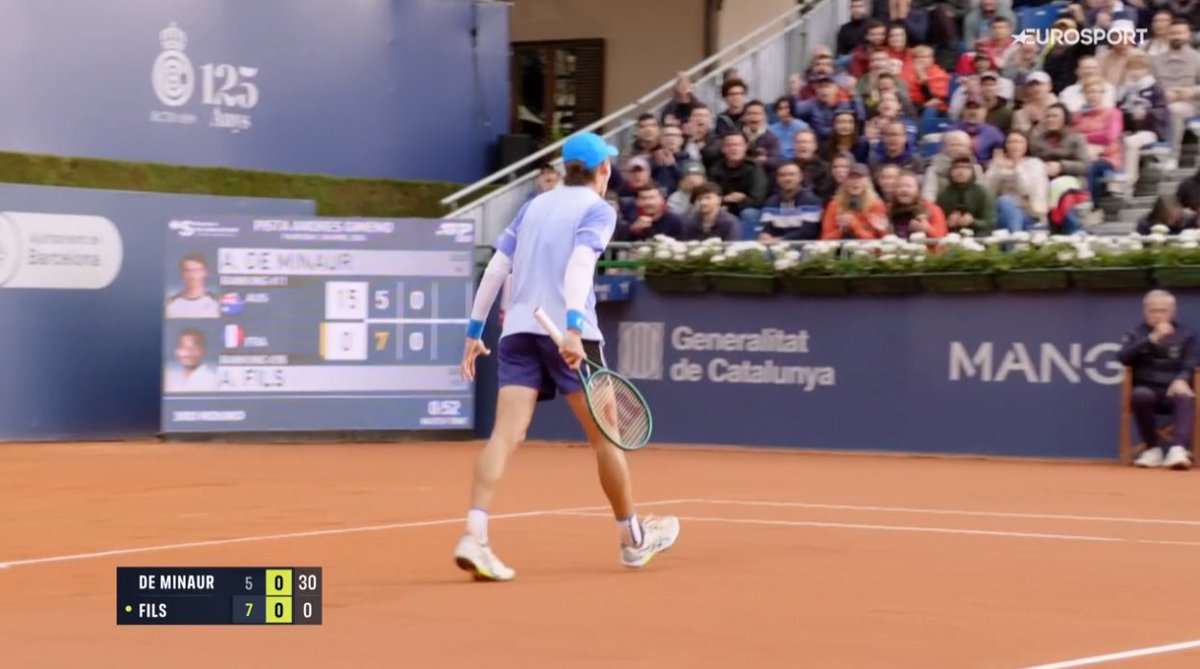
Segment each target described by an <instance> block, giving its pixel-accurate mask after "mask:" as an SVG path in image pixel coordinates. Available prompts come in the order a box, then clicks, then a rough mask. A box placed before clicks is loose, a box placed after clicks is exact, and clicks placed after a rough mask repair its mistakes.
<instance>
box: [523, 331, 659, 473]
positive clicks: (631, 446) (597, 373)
mask: <svg viewBox="0 0 1200 669" xmlns="http://www.w3.org/2000/svg"><path fill="white" fill-rule="evenodd" d="M533 316H534V318H536V319H537V320H538V322H539V323H541V325H542V327H543V328H545V330H546V333H547V334H549V335H550V338H551V339H553V340H554V343H555V344H561V343H562V332H561V331H560V330H559V329H558V328H557V327H556V326H555V325H554V323H553V321H551V320H550V317H549V316H547V315H546V312H545V311H543V310H542V308H541V307H538V308H537V309H536V310H535V311H534V312H533ZM579 380H580V381H581V382H583V394H584V397H585V399H586V400H587V405H588V411H589V412H590V413H591V414H592V419H593V420H595V421H596V425H597V427H599V428H600V431H601V432H603V433H604V436H605V437H607V438H608V440H609V441H611V442H612V443H613V444H615V445H616V446H617V448H620V449H622V450H626V451H636V450H638V449H640V448H642V447H643V446H645V445H646V444H648V443H650V434H651V432H652V431H653V429H654V419H653V418H652V417H651V415H650V406H649V405H648V404H646V398H644V397H642V394H641V393H640V392H638V389H637V388H635V387H634V386H633V384H632V383H630V382H629V379H626V378H625V377H624V376H621V375H620V374H618V373H616V372H614V371H612V370H611V369H608V368H607V367H605V366H604V365H601V364H599V363H597V362H596V361H593V360H590V359H588V358H587V357H586V356H585V357H584V359H583V364H581V365H580V366H579Z"/></svg>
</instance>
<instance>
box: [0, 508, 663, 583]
mask: <svg viewBox="0 0 1200 669" xmlns="http://www.w3.org/2000/svg"><path fill="white" fill-rule="evenodd" d="M681 501H682V500H678V499H666V500H659V501H657V502H639V503H638V504H639V506H664V505H669V504H678V503H679V502H681ZM607 508H608V507H607V506H580V507H572V508H566V509H546V510H544V511H521V512H518V513H499V514H496V515H494V516H491V518H490V519H491V520H504V519H508V518H532V517H536V516H553V515H560V514H567V513H572V512H585V511H598V510H600V509H607ZM463 522H465V521H464V520H463V519H462V518H461V517H460V518H440V519H436V520H416V521H408V522H403V523H387V524H384V525H362V526H359V527H338V528H333V529H328V530H307V531H304V532H286V533H283V534H259V535H254V536H249V537H233V538H230V539H207V540H204V541H188V542H184V543H178V544H163V545H160V546H141V547H138V548H116V549H113V550H106V551H96V552H94V553H75V554H72V555H55V556H52V557H41V558H29V559H25V560H10V561H8V562H0V569H10V568H12V567H23V566H29V565H36V564H50V563H53V562H74V561H77V560H94V559H96V558H104V557H112V556H114V555H135V554H138V553H156V552H159V551H171V550H180V549H184V548H204V547H207V546H226V545H229V544H245V543H253V542H256V541H276V540H279V539H305V538H309V537H328V536H337V535H340V534H358V533H362V532H382V531H385V530H403V529H411V528H415V527H434V526H437V525H451V524H454V523H463Z"/></svg>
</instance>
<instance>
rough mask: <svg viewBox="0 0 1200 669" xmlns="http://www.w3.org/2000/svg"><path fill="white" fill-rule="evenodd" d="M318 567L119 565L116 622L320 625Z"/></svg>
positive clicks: (134, 623) (322, 581) (319, 570)
mask: <svg viewBox="0 0 1200 669" xmlns="http://www.w3.org/2000/svg"><path fill="white" fill-rule="evenodd" d="M323 588H324V579H323V577H322V574H321V568H320V567H118V568H117V624H118V625H320V624H321V594H322V591H323Z"/></svg>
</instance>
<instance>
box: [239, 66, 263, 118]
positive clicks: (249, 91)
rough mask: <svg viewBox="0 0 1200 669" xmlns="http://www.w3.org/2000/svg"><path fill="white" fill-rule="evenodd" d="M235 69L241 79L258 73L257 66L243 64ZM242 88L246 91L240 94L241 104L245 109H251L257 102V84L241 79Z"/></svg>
mask: <svg viewBox="0 0 1200 669" xmlns="http://www.w3.org/2000/svg"><path fill="white" fill-rule="evenodd" d="M237 71H238V75H240V76H241V77H242V79H249V78H250V77H253V76H254V75H256V74H258V68H257V67H245V66H243V67H239V68H238V69H237ZM242 88H244V89H245V90H246V93H245V94H244V95H242V96H240V97H241V98H242V105H241V106H242V107H244V108H246V109H252V108H253V107H254V106H255V105H257V104H258V86H256V85H254V83H252V82H249V81H242Z"/></svg>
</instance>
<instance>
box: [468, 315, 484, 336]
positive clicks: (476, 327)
mask: <svg viewBox="0 0 1200 669" xmlns="http://www.w3.org/2000/svg"><path fill="white" fill-rule="evenodd" d="M482 336H483V321H478V320H475V319H474V318H472V319H471V322H470V323H467V338H469V339H479V338H480V337H482Z"/></svg>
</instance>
